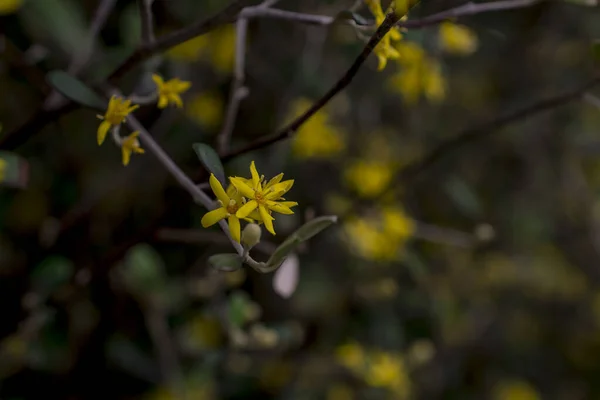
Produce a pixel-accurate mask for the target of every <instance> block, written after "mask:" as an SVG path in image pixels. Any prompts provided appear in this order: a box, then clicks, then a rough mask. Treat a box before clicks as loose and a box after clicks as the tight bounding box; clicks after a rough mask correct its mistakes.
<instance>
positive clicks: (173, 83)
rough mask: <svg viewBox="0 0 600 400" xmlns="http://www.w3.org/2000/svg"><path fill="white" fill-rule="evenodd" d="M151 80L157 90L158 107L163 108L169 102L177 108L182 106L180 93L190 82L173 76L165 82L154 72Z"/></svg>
mask: <svg viewBox="0 0 600 400" xmlns="http://www.w3.org/2000/svg"><path fill="white" fill-rule="evenodd" d="M152 80H153V81H154V83H155V84H156V88H157V90H158V108H165V107H166V106H168V105H169V103H172V104H175V105H176V106H177V107H179V108H181V107H183V101H182V100H181V93H183V92H185V91H186V90H188V89H189V88H190V86H192V83H191V82H188V81H182V80H181V79H179V78H173V79H170V80H168V81H166V82H165V81H164V80H163V78H162V77H161V76H159V75H156V74H152Z"/></svg>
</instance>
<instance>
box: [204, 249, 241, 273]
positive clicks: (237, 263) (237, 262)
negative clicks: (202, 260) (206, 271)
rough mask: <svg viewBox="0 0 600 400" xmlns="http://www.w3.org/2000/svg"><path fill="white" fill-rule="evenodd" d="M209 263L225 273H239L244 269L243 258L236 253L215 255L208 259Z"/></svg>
mask: <svg viewBox="0 0 600 400" xmlns="http://www.w3.org/2000/svg"><path fill="white" fill-rule="evenodd" d="M208 263H209V264H210V266H211V267H213V268H215V269H218V270H219V271H223V272H232V271H237V270H238V269H240V268H242V258H241V257H240V256H239V254H236V253H224V254H215V255H213V256H210V257H209V258H208Z"/></svg>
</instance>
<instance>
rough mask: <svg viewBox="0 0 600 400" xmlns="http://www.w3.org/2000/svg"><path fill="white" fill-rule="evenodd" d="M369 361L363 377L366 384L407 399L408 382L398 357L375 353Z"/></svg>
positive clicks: (402, 364)
mask: <svg viewBox="0 0 600 400" xmlns="http://www.w3.org/2000/svg"><path fill="white" fill-rule="evenodd" d="M369 361H370V362H369V363H368V365H369V368H368V369H367V373H366V375H365V382H366V383H367V384H369V385H370V386H374V387H382V388H387V389H390V390H393V391H394V392H395V393H396V395H397V396H398V398H400V399H404V398H407V397H408V395H409V393H410V381H409V377H408V371H407V369H406V366H405V365H404V362H403V361H402V359H401V358H400V357H398V356H393V355H391V354H387V353H383V352H376V353H374V354H373V355H372V356H371V358H370V360H369Z"/></svg>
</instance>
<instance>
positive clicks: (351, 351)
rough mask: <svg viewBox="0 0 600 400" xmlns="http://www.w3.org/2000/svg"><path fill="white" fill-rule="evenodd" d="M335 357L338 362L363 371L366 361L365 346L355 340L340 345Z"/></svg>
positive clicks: (351, 368)
mask: <svg viewBox="0 0 600 400" xmlns="http://www.w3.org/2000/svg"><path fill="white" fill-rule="evenodd" d="M335 357H336V360H337V362H338V363H340V364H341V365H343V366H344V367H346V368H348V369H349V370H351V371H354V372H359V371H362V369H363V367H364V365H365V362H366V354H365V352H364V350H363V348H362V347H361V345H360V344H359V343H358V342H354V341H352V342H349V343H345V344H343V345H341V346H338V347H337V349H336V350H335Z"/></svg>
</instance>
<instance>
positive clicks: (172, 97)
mask: <svg viewBox="0 0 600 400" xmlns="http://www.w3.org/2000/svg"><path fill="white" fill-rule="evenodd" d="M152 80H153V81H154V83H155V84H156V93H155V94H156V98H158V104H157V105H158V108H165V107H166V106H168V105H169V104H174V105H176V106H177V107H182V106H183V101H182V100H181V94H182V93H183V92H185V91H186V90H188V89H189V88H190V86H191V83H190V82H186V81H182V80H180V79H178V78H175V79H171V80H169V81H166V82H165V81H164V80H163V78H162V77H160V76H159V75H156V74H153V75H152ZM152 101H153V100H152ZM139 107H140V106H139V104H132V100H131V99H124V98H122V97H120V96H114V95H113V96H112V97H111V98H110V100H109V101H108V106H107V108H106V112H105V113H104V115H98V118H99V119H101V120H102V122H101V123H100V126H98V131H97V140H98V145H99V146H100V145H101V144H102V143H104V140H105V139H106V135H107V134H108V132H109V131H111V132H112V134H113V138H114V139H115V142H116V143H117V144H118V145H119V146H120V147H121V153H122V160H123V165H125V166H127V165H128V164H129V161H130V159H131V154H133V153H136V154H143V153H144V149H142V148H141V147H140V142H139V140H138V136H139V134H140V133H139V132H133V133H131V134H130V135H129V136H127V137H125V138H122V137H120V136H119V129H120V127H121V124H122V123H123V122H125V121H126V119H127V116H128V115H129V114H131V113H132V112H134V111H135V110H137V109H138V108H139Z"/></svg>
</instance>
